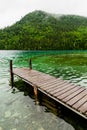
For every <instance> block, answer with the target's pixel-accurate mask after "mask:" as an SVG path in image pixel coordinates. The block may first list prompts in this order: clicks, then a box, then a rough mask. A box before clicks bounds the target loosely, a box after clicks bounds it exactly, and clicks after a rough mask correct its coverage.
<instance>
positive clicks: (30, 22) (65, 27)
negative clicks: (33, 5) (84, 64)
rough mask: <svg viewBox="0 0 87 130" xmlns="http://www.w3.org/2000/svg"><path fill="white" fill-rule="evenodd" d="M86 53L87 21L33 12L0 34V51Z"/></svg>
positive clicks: (82, 18)
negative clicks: (71, 51) (79, 51)
mask: <svg viewBox="0 0 87 130" xmlns="http://www.w3.org/2000/svg"><path fill="white" fill-rule="evenodd" d="M2 49H3V50H9V49H10V50H17V49H18V50H74V49H79V50H82V49H87V18H86V17H81V16H75V15H55V14H54V15H53V14H49V13H46V12H43V11H34V12H32V13H29V14H28V15H26V16H25V17H23V18H22V19H21V20H20V21H18V22H17V23H15V24H14V25H12V26H10V27H6V28H4V29H1V30H0V50H2Z"/></svg>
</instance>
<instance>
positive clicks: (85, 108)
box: [78, 101, 87, 113]
mask: <svg viewBox="0 0 87 130" xmlns="http://www.w3.org/2000/svg"><path fill="white" fill-rule="evenodd" d="M78 110H79V111H80V112H82V113H86V112H87V101H86V102H85V103H84V104H83V105H82V106H81V107H80V108H79V109H78Z"/></svg>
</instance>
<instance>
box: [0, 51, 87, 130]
mask: <svg viewBox="0 0 87 130" xmlns="http://www.w3.org/2000/svg"><path fill="white" fill-rule="evenodd" d="M54 53H55V54H56V55H57V51H56V52H51V51H50V53H49V52H28V51H25V52H24V51H0V130H53V129H55V130H74V129H75V128H74V127H73V126H72V125H71V124H69V123H67V122H66V121H65V120H63V119H62V118H60V117H58V116H56V115H54V114H53V113H52V112H47V111H46V109H47V108H46V107H45V106H44V105H43V106H40V111H38V110H37V106H36V105H35V100H34V98H31V97H30V96H24V93H23V92H19V91H18V90H16V91H15V94H14V93H12V90H11V88H10V86H9V60H10V59H13V66H14V67H28V66H29V64H28V59H29V58H30V57H33V68H34V69H37V70H40V71H43V72H45V73H49V74H51V75H54V76H56V77H61V78H64V79H68V80H70V81H72V82H75V83H77V84H80V85H83V83H84V86H86V84H87V81H86V79H87V75H86V73H84V72H80V71H78V70H79V69H80V68H79V67H78V69H76V68H75V67H76V66H74V67H72V66H70V65H67V66H66V65H64V64H62V62H61V63H58V62H56V57H55V58H54V59H52V57H51V59H49V58H48V57H47V56H45V54H54ZM61 54H62V52H61ZM63 54H64V52H63ZM38 55H39V56H40V55H44V56H43V57H37V56H38ZM58 55H59V52H58ZM60 56H61V55H60ZM72 124H73V123H72ZM86 129H87V127H86ZM86 129H84V128H82V127H81V128H80V127H79V126H78V127H77V129H76V130H86Z"/></svg>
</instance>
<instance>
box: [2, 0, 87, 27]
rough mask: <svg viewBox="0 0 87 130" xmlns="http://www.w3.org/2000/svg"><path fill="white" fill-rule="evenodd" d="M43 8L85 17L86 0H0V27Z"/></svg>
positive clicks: (53, 11)
mask: <svg viewBox="0 0 87 130" xmlns="http://www.w3.org/2000/svg"><path fill="white" fill-rule="evenodd" d="M35 10H43V11H46V12H49V13H56V14H75V15H80V16H86V17H87V1H86V0H0V28H4V27H7V26H11V25H12V24H14V23H15V22H17V21H19V20H20V19H21V18H22V17H23V16H25V15H26V14H28V13H30V12H32V11H35Z"/></svg>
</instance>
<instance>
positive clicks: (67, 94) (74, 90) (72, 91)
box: [57, 86, 80, 101]
mask: <svg viewBox="0 0 87 130" xmlns="http://www.w3.org/2000/svg"><path fill="white" fill-rule="evenodd" d="M79 89H80V88H78V87H75V86H74V87H73V86H72V88H71V89H68V91H66V90H65V91H63V93H62V94H61V95H58V96H57V97H58V98H60V99H62V100H63V101H64V99H65V98H66V97H68V96H70V95H72V94H73V93H75V92H76V91H78V90H79Z"/></svg>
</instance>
